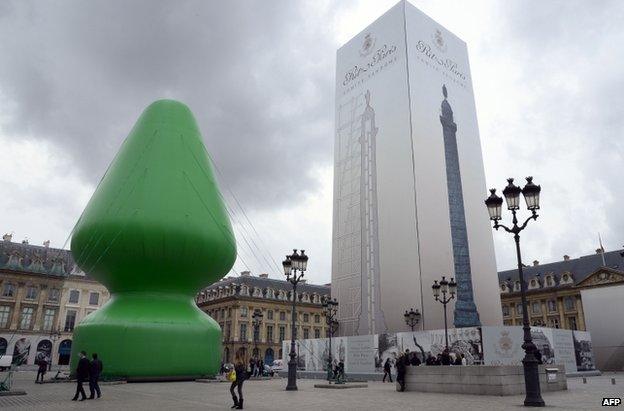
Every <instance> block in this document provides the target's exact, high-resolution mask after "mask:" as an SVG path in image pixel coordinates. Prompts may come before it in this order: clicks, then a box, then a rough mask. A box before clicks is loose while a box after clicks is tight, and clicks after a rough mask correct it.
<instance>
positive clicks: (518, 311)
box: [516, 303, 522, 315]
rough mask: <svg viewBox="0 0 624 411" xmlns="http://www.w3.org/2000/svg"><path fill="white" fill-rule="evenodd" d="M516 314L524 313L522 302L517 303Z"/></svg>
mask: <svg viewBox="0 0 624 411" xmlns="http://www.w3.org/2000/svg"><path fill="white" fill-rule="evenodd" d="M516 314H517V315H522V303H518V304H516Z"/></svg>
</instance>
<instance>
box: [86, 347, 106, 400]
mask: <svg viewBox="0 0 624 411" xmlns="http://www.w3.org/2000/svg"><path fill="white" fill-rule="evenodd" d="M91 357H92V358H93V360H92V361H91V364H89V391H90V393H91V395H90V396H89V399H90V400H92V399H93V398H95V393H96V392H97V397H98V398H100V397H101V396H102V392H101V391H100V384H98V380H99V379H100V374H101V373H102V369H103V368H104V367H103V366H102V361H101V360H99V359H98V355H97V353H93V354H91Z"/></svg>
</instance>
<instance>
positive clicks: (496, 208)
mask: <svg viewBox="0 0 624 411" xmlns="http://www.w3.org/2000/svg"><path fill="white" fill-rule="evenodd" d="M513 181H514V179H513V178H509V179H507V186H506V187H505V189H504V190H503V195H504V196H505V200H506V202H507V209H508V210H510V211H511V214H512V217H513V218H512V220H511V222H512V224H513V227H511V228H509V227H506V226H504V225H503V224H499V221H500V220H501V219H502V215H501V214H502V210H501V209H502V204H503V199H502V198H500V197H499V196H497V195H496V189H494V188H493V189H491V190H490V196H489V197H488V198H487V199H486V200H485V205H486V206H487V209H488V212H489V214H490V220H492V221H494V229H496V230H497V231H498V229H499V228H501V227H502V228H503V229H504V230H505V231H507V232H508V233H511V234H513V236H514V240H515V242H516V257H517V259H518V280H519V281H520V298H521V300H522V329H523V330H524V344H522V348H523V349H524V352H525V354H524V359H523V360H522V364H523V366H524V385H525V388H526V397H525V399H524V405H526V406H528V407H543V406H544V405H545V404H544V400H543V399H542V394H541V391H540V382H539V369H538V361H537V358H536V357H535V352H536V351H537V347H536V346H535V344H534V343H533V339H532V338H531V326H530V324H529V314H528V311H529V310H528V309H527V300H526V288H527V287H526V283H525V281H524V274H523V273H522V256H521V254H520V232H521V231H522V230H524V229H525V228H526V226H527V224H528V223H529V221H531V220H537V217H538V215H537V210H539V208H540V206H539V200H540V197H539V196H540V191H541V187H540V186H538V185H535V184H533V177H527V178H526V181H527V183H526V185H525V186H524V188H522V189H521V188H520V187H518V186H516V185H514V183H513ZM520 193H522V195H523V196H524V200H525V202H526V205H527V209H528V210H529V211H530V212H531V216H530V217H529V218H527V219H526V220H525V221H524V223H522V225H518V218H517V216H516V210H519V209H520Z"/></svg>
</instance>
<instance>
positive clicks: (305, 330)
mask: <svg viewBox="0 0 624 411" xmlns="http://www.w3.org/2000/svg"><path fill="white" fill-rule="evenodd" d="M308 338H310V330H309V329H307V328H304V329H303V339H304V340H307V339H308Z"/></svg>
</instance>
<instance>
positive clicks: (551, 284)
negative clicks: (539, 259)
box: [546, 275, 553, 287]
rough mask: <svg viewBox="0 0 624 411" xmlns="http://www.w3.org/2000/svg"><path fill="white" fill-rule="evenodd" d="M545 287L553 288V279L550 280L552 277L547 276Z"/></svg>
mask: <svg viewBox="0 0 624 411" xmlns="http://www.w3.org/2000/svg"><path fill="white" fill-rule="evenodd" d="M546 285H547V286H549V287H552V286H553V279H552V276H551V275H549V276H548V277H546Z"/></svg>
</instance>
